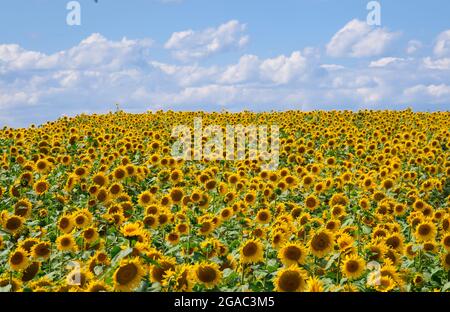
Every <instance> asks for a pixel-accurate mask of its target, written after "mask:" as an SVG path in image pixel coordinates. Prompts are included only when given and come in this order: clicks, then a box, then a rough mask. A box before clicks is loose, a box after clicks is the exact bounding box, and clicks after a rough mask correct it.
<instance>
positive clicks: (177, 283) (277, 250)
mask: <svg viewBox="0 0 450 312" xmlns="http://www.w3.org/2000/svg"><path fill="white" fill-rule="evenodd" d="M197 117H201V118H202V120H203V123H204V124H205V125H208V124H218V125H220V126H222V127H224V128H225V126H226V125H229V124H232V125H233V124H243V125H250V124H256V125H272V124H276V125H278V126H279V128H280V137H279V144H280V154H279V166H278V168H277V169H276V170H271V171H269V170H264V169H262V166H261V160H258V159H243V160H237V161H230V160H206V159H205V160H203V161H197V160H182V159H175V158H174V157H172V156H171V148H172V144H173V142H174V140H175V138H173V137H171V130H172V129H173V127H174V126H175V125H182V124H186V125H192V123H193V120H194V118H197ZM204 141H205V140H204ZM449 142H450V113H449V112H435V113H421V112H412V111H410V110H405V111H368V110H366V111H359V112H350V111H327V112H326V111H313V112H300V111H287V112H262V113H253V112H241V113H228V112H220V113H218V112H217V113H206V112H172V111H167V112H162V111H157V112H147V113H143V114H130V113H125V112H122V111H118V112H115V113H109V114H102V115H100V114H93V115H79V116H76V117H63V118H60V119H59V120H57V121H54V122H48V123H46V124H44V125H42V126H39V127H37V126H34V125H32V126H30V127H28V128H21V129H12V128H6V127H4V128H3V129H2V130H0V291H32V292H68V291H70V292H72V291H73V292H84V291H87V292H95V291H207V290H215V291H253V292H260V291H289V292H292V291H309V292H322V291H332V292H341V291H342V292H344V291H423V292H428V291H442V292H445V291H448V290H449V289H450V273H449V271H450V211H449V206H450V152H449Z"/></svg>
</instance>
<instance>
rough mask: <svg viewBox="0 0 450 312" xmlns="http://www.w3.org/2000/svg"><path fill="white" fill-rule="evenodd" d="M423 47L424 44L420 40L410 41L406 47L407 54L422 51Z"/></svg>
mask: <svg viewBox="0 0 450 312" xmlns="http://www.w3.org/2000/svg"><path fill="white" fill-rule="evenodd" d="M422 46H423V45H422V42H420V41H419V40H410V41H408V45H407V47H406V53H408V54H414V53H416V52H417V51H418V50H420V49H421V48H422Z"/></svg>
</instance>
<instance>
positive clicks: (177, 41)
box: [164, 20, 249, 61]
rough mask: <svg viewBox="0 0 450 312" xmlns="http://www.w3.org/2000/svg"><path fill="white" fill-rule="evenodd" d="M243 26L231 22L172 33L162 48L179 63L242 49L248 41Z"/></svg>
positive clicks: (244, 26)
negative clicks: (203, 28)
mask: <svg viewBox="0 0 450 312" xmlns="http://www.w3.org/2000/svg"><path fill="white" fill-rule="evenodd" d="M245 28H246V25H245V24H241V23H240V22H239V21H236V20H231V21H229V22H227V23H224V24H222V25H220V26H219V27H217V28H207V29H205V30H200V31H194V30H192V29H189V30H184V31H180V32H174V33H173V34H172V35H171V37H170V38H169V40H168V41H167V42H166V43H165V45H164V47H165V48H166V49H168V50H171V51H172V55H173V56H174V57H175V58H176V59H178V60H181V61H190V60H198V59H202V58H205V57H208V56H211V55H213V54H216V53H219V52H222V51H226V50H230V49H235V48H242V47H243V46H245V45H246V44H247V43H248V41H249V36H248V35H246V34H245Z"/></svg>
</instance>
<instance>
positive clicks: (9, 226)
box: [3, 215, 25, 234]
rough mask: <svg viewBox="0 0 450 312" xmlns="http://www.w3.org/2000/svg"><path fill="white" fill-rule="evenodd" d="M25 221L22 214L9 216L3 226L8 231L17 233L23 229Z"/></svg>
mask: <svg viewBox="0 0 450 312" xmlns="http://www.w3.org/2000/svg"><path fill="white" fill-rule="evenodd" d="M24 222H25V219H24V218H22V217H20V216H15V215H12V216H8V217H6V218H5V219H4V221H3V228H4V229H5V231H6V232H8V233H11V234H15V233H17V232H19V231H20V230H21V229H22V227H23V224H24Z"/></svg>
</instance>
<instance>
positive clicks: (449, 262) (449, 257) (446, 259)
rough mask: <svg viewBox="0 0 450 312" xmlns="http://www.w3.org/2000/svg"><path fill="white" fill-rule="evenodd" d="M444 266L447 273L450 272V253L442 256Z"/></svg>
mask: <svg viewBox="0 0 450 312" xmlns="http://www.w3.org/2000/svg"><path fill="white" fill-rule="evenodd" d="M441 262H442V266H443V267H444V269H445V270H446V271H450V252H446V253H444V254H443V255H442V259H441Z"/></svg>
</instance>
